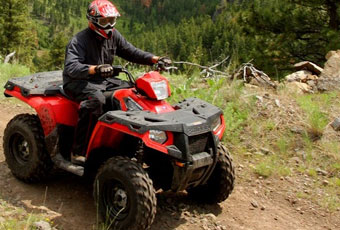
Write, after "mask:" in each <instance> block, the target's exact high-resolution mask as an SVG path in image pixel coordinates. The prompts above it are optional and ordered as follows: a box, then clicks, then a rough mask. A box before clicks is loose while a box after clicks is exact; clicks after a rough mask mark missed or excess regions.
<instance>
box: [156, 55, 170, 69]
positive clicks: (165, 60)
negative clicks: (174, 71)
mask: <svg viewBox="0 0 340 230" xmlns="http://www.w3.org/2000/svg"><path fill="white" fill-rule="evenodd" d="M157 64H158V65H162V66H165V67H169V66H171V65H172V61H171V59H170V58H169V57H160V58H159V59H158V62H157Z"/></svg>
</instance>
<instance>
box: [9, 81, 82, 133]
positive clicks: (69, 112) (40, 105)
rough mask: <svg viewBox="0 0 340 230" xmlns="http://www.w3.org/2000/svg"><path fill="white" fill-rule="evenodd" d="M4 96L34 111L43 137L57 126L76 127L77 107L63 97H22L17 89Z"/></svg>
mask: <svg viewBox="0 0 340 230" xmlns="http://www.w3.org/2000/svg"><path fill="white" fill-rule="evenodd" d="M5 94H6V95H10V96H13V97H16V98H18V99H19V100H21V101H23V102H25V103H27V104H28V105H30V106H31V107H32V108H33V109H35V111H36V112H37V114H38V116H39V119H40V122H41V125H42V128H43V130H44V134H45V136H48V135H49V134H50V133H51V132H52V131H53V130H54V129H55V127H56V125H57V124H63V125H68V126H76V124H77V121H78V112H77V111H78V107H79V105H78V104H77V103H76V102H73V101H71V100H68V99H66V98H65V97H62V96H59V95H55V96H51V97H47V96H43V95H42V96H28V97H24V96H22V95H21V91H20V88H19V87H14V89H13V90H5Z"/></svg>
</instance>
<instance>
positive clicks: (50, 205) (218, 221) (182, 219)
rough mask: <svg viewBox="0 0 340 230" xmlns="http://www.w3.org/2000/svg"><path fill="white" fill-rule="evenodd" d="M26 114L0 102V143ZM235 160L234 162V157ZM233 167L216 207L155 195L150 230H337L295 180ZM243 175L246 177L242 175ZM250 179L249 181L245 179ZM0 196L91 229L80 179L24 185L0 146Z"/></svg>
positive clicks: (76, 228) (58, 221) (91, 209)
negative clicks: (226, 192) (233, 177)
mask: <svg viewBox="0 0 340 230" xmlns="http://www.w3.org/2000/svg"><path fill="white" fill-rule="evenodd" d="M27 111H30V110H29V109H28V108H26V107H24V106H18V105H14V104H8V103H4V102H1V101H0V138H1V140H2V137H3V131H4V128H5V126H6V124H7V122H8V121H9V120H10V119H11V118H12V117H14V116H15V114H18V113H23V112H27ZM235 158H236V157H235ZM239 164H244V162H238V160H237V159H236V160H235V165H236V168H237V181H236V187H235V190H234V192H233V194H232V195H231V197H230V198H229V199H228V200H227V201H225V202H223V203H222V204H220V205H213V206H209V205H200V204H198V203H195V202H193V201H191V200H190V199H188V197H187V196H186V194H185V193H182V194H179V195H176V196H175V195H173V194H171V193H163V194H158V210H157V216H156V220H155V223H154V224H153V226H152V230H171V229H178V230H179V229H181V230H189V229H190V230H191V229H192V230H194V229H195V230H196V229H217V230H221V229H237V230H238V229H254V230H257V229H258V230H260V229H261V230H263V229H270V230H272V229H301V230H302V229H305V230H310V229H340V210H338V211H334V212H328V211H326V210H324V209H322V208H321V207H319V206H317V205H316V204H315V203H313V202H311V201H308V200H304V199H299V198H297V197H296V191H297V188H298V187H299V186H298V185H299V184H298V183H302V182H299V180H295V178H281V179H266V180H264V179H261V178H257V177H255V175H252V174H249V173H248V174H247V173H244V169H242V168H243V167H244V166H242V167H240V166H239ZM247 175H248V176H247ZM249 175H251V176H249ZM0 194H1V197H2V198H3V199H5V200H6V201H8V202H10V203H11V204H13V205H14V206H20V207H24V208H25V209H26V210H27V211H28V212H31V211H34V212H44V213H47V214H48V215H49V216H50V217H51V219H52V220H53V222H54V223H55V225H56V227H57V228H58V229H64V230H84V229H97V226H98V225H97V219H98V218H97V212H96V207H95V205H94V202H93V198H92V185H91V184H90V183H89V182H87V181H86V180H84V179H81V178H78V177H76V176H73V175H70V174H68V173H60V174H59V175H56V176H55V177H54V178H51V179H50V181H49V182H48V183H45V184H25V183H22V182H20V181H18V180H17V179H15V178H14V177H13V176H12V174H11V173H10V171H9V169H8V168H7V166H6V163H5V159H4V156H3V149H2V146H1V147H0Z"/></svg>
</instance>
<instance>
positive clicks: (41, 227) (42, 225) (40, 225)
mask: <svg viewBox="0 0 340 230" xmlns="http://www.w3.org/2000/svg"><path fill="white" fill-rule="evenodd" d="M33 225H34V227H36V229H37V230H51V229H52V228H51V225H50V224H49V223H47V222H45V221H39V222H35V223H34V224H33Z"/></svg>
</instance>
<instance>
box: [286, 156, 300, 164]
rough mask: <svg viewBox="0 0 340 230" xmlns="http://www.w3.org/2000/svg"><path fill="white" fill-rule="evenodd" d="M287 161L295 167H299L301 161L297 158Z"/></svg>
mask: <svg viewBox="0 0 340 230" xmlns="http://www.w3.org/2000/svg"><path fill="white" fill-rule="evenodd" d="M289 161H290V162H291V163H295V165H300V164H301V160H300V158H298V157H292V158H291V159H290V160H289Z"/></svg>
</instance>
